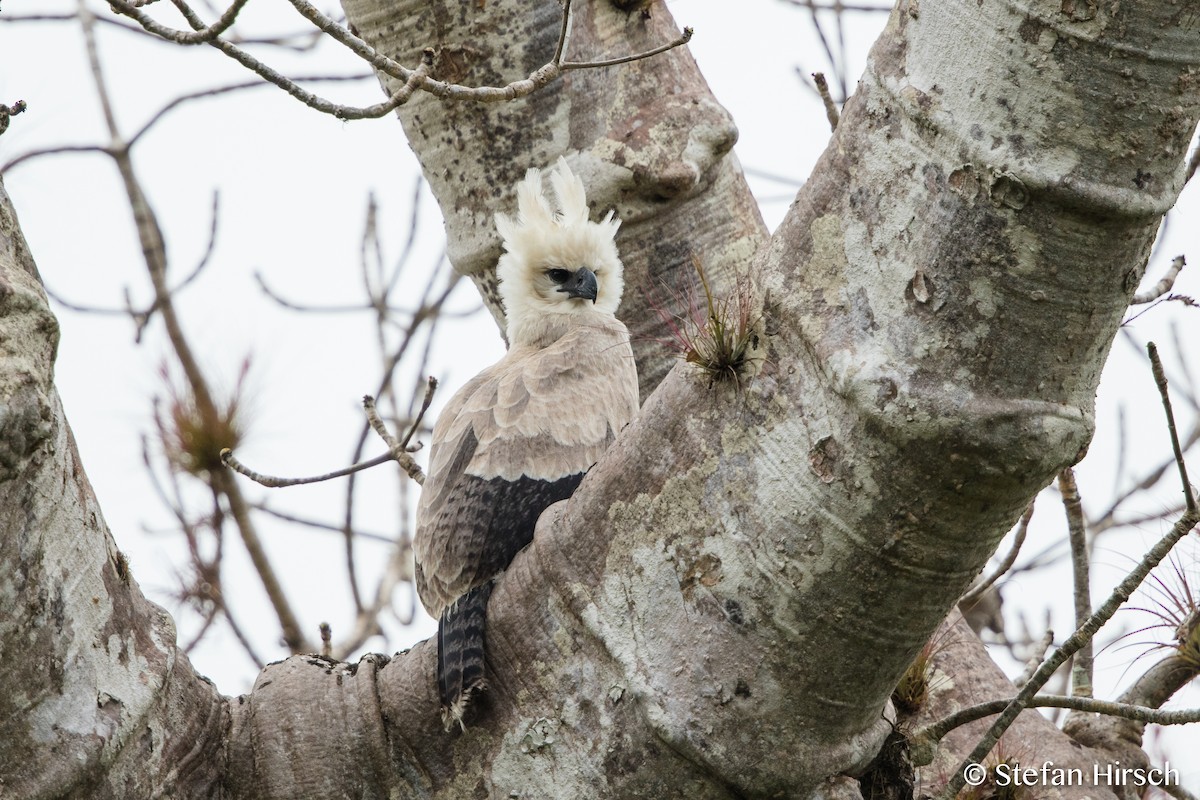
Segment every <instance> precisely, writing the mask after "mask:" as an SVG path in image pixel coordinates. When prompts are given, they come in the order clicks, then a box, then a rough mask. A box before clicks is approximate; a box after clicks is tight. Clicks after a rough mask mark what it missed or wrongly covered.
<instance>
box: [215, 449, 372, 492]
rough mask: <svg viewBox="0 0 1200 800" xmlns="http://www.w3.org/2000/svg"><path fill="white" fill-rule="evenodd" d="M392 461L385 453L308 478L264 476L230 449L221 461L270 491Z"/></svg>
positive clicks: (340, 476) (344, 474)
mask: <svg viewBox="0 0 1200 800" xmlns="http://www.w3.org/2000/svg"><path fill="white" fill-rule="evenodd" d="M391 460H393V456H392V454H391V453H384V454H383V455H381V456H376V457H375V458H372V459H370V460H368V461H362V462H360V463H358V464H353V465H351V466H349V467H343V468H342V469H338V470H334V471H333V472H326V473H324V474H322V475H313V476H310V477H306V478H277V477H274V476H271V475H263V474H262V473H259V472H255V471H254V470H252V469H250V468H249V467H247V466H246V465H245V464H243V463H242V462H241V461H238V459H237V457H235V456H234V455H233V451H232V450H230V449H229V448H228V447H226V448H225V449H224V450H222V451H221V461H222V462H223V463H224V464H225V466H227V467H229V468H230V469H231V470H233V471H234V472H236V473H237V474H239V475H244V476H246V477H247V478H249V479H250V480H252V481H254V482H255V483H257V484H260V485H262V486H266V487H267V488H270V489H279V488H282V487H284V486H302V485H304V484H306V483H322V482H324V481H330V480H333V479H334V478H344V477H345V476H347V475H352V474H354V473H355V472H362V471H363V470H365V469H371V468H372V467H377V466H379V465H380V464H386V463H387V462H389V461H391Z"/></svg>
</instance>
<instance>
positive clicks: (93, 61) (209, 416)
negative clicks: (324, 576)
mask: <svg viewBox="0 0 1200 800" xmlns="http://www.w3.org/2000/svg"><path fill="white" fill-rule="evenodd" d="M78 9H79V20H80V24H81V26H82V28H83V33H84V42H85V45H86V51H87V57H88V63H89V66H90V68H91V72H92V76H93V80H94V83H95V87H96V94H97V97H98V98H99V100H100V107H101V110H102V111H103V114H104V119H105V123H106V126H107V128H108V133H109V137H110V139H111V141H112V144H111V145H110V149H111V151H112V152H111V153H110V155H111V157H112V158H113V160H114V161H115V162H116V165H117V169H118V171H119V172H120V175H121V179H122V182H123V184H124V187H125V192H126V195H127V196H128V200H129V205H130V209H131V211H132V213H133V217H134V222H135V226H136V230H137V234H138V239H139V241H140V243H141V246H142V255H143V258H144V260H145V262H146V268H147V272H148V273H149V276H150V282H151V284H152V285H153V287H154V297H155V302H156V304H157V306H158V311H159V313H160V315H161V317H162V320H163V324H164V327H165V329H166V332H167V338H168V340H169V341H170V343H171V346H172V349H173V350H174V352H175V357H176V359H177V361H178V363H179V366H180V368H181V369H182V371H183V374H184V376H185V378H186V381H187V384H188V390H189V392H190V394H191V397H192V400H193V402H194V404H195V409H196V413H197V415H198V417H199V419H200V420H201V421H202V424H203V425H204V426H205V427H206V428H207V429H209V430H216V429H217V428H218V427H220V425H221V412H220V411H219V410H218V404H217V402H216V400H215V398H214V396H213V393H212V390H211V389H210V387H209V385H208V382H207V379H206V378H205V376H204V373H203V371H202V370H201V369H200V366H199V363H198V361H197V360H196V357H195V354H194V353H193V351H192V348H191V345H190V344H189V342H188V340H187V337H186V336H185V334H184V332H183V327H182V325H181V323H180V320H179V317H178V315H177V314H176V312H175V307H174V304H173V301H172V299H171V292H170V288H169V287H168V286H167V251H166V245H165V243H164V242H163V239H162V232H161V228H160V227H159V224H158V221H157V218H156V215H155V213H154V210H153V208H152V207H151V206H150V203H149V200H148V199H147V198H146V195H145V193H144V192H143V190H142V186H141V183H140V182H139V181H138V179H137V176H136V174H135V172H134V168H133V161H132V158H131V156H130V153H129V150H128V149H127V148H126V147H124V146H123V143H122V139H121V135H120V131H119V129H118V127H117V123H116V117H115V115H114V114H113V109H112V104H111V101H110V98H109V93H108V88H107V84H106V82H105V80H104V74H103V70H102V69H101V66H100V58H99V54H98V52H97V47H96V36H95V17H94V16H93V15H92V13H91V11H90V10H89V9H88V8H87V4H86V2H85V0H79V4H78ZM139 13H140V12H139ZM209 480H210V481H211V486H212V489H213V491H215V492H217V493H218V494H220V495H223V496H224V497H225V499H226V501H227V502H228V503H229V510H230V513H231V514H232V515H233V518H234V522H235V524H236V525H237V527H238V531H239V533H240V534H241V537H242V543H243V544H244V545H245V547H246V551H247V553H248V554H249V555H250V559H251V561H252V563H253V564H254V567H255V570H256V571H257V572H258V574H259V578H260V580H261V581H262V583H263V588H264V589H265V590H266V592H267V596H268V597H269V598H270V600H271V604H272V606H273V608H274V609H275V612H276V615H277V616H278V618H279V623H280V627H281V628H282V632H283V638H284V641H286V642H287V644H288V646H289V647H290V648H291V649H292V651H293V652H298V651H301V650H306V651H309V652H311V651H312V649H313V648H312V647H311V645H309V644H308V641H307V639H306V638H305V637H304V635H303V633H302V632H301V629H300V625H299V623H298V621H297V619H296V616H295V613H294V612H293V610H292V608H291V605H290V604H289V603H288V601H287V598H286V596H285V595H284V593H283V588H282V586H281V584H280V583H279V579H278V577H277V576H276V574H275V570H274V569H273V567H272V566H271V563H270V560H269V559H268V558H267V555H266V552H265V551H264V550H263V547H262V543H261V542H260V541H259V539H258V534H257V532H256V531H255V529H254V526H253V523H252V521H251V519H250V513H249V507H248V506H247V504H246V502H245V500H244V498H243V497H242V495H241V491H240V489H239V488H238V486H237V484H236V482H235V481H233V480H230V479H228V478H227V475H226V474H225V473H223V472H220V471H216V472H214V473H211V474H210V476H209Z"/></svg>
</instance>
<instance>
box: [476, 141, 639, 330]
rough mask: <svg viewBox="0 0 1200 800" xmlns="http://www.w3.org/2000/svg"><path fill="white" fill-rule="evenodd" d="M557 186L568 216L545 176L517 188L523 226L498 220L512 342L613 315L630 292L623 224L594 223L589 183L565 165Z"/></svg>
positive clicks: (501, 272) (501, 274) (502, 286)
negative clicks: (621, 242) (620, 249)
mask: <svg viewBox="0 0 1200 800" xmlns="http://www.w3.org/2000/svg"><path fill="white" fill-rule="evenodd" d="M551 182H552V184H553V187H554V189H555V194H556V195H557V199H558V201H559V206H560V208H561V210H560V211H559V212H558V213H555V211H554V210H552V208H551V205H550V202H549V199H548V198H547V197H546V196H545V195H544V194H543V193H542V180H541V174H540V173H539V172H538V171H536V170H530V174H529V175H528V176H527V177H526V179H525V180H524V181H523V182H522V184H521V185H520V186H519V187H518V203H519V212H520V213H519V216H518V218H517V220H515V221H514V220H512V219H510V218H509V217H507V216H505V215H502V214H498V215H497V216H496V226H497V228H498V229H499V231H500V234H501V236H503V238H504V246H505V250H506V252H505V253H504V255H503V256H501V258H500V262H499V264H498V265H497V269H496V272H497V275H498V276H499V278H500V297H501V299H502V300H503V301H504V311H505V314H506V315H507V316H508V334H509V335H508V338H509V342H510V343H515V342H518V341H530V342H532V341H535V340H536V341H543V340H545V339H546V338H556V336H555V331H557V332H558V334H559V335H561V332H562V330H563V329H565V328H564V326H566V325H569V324H570V322H571V320H572V319H573V318H576V317H578V316H579V315H592V314H596V313H599V314H604V315H608V316H613V315H615V314H616V310H617V306H618V305H620V303H621V292H622V290H623V288H624V281H623V278H622V271H623V270H622V266H621V259H620V258H619V257H618V255H617V246H616V243H615V242H614V237H615V236H616V232H617V227H618V226H619V224H620V223H619V222H617V221H615V220H613V218H612V214H609V215H608V218H606V219H605V220H603V221H602V222H592V221H590V220H589V219H588V210H587V205H586V200H585V199H584V195H583V183H582V182H581V181H580V180H579V179H578V178H576V177H575V176H574V175H572V174H571V172H570V170H569V169H567V167H566V164H565V163H562V162H560V164H559V166H558V167H557V169H556V171H555V172H554V173H553V174H552V175H551Z"/></svg>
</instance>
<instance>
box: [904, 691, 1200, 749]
mask: <svg viewBox="0 0 1200 800" xmlns="http://www.w3.org/2000/svg"><path fill="white" fill-rule="evenodd" d="M1008 705H1009V701H1007V700H992V701H990V702H987V703H980V704H979V705H975V706H971V707H970V708H964V709H962V710H961V711H956V712H954V713H953V714H951V715H950V716H948V717H945V718H943V719H940V720H938V721H937V722H934V723H931V724H929V725H926V726H925V727H924V728H921V729H919V730H918V731H916V732H915V733H914V734H913V735H912V738H911V739H910V744H911V747H912V759H913V763H914V764H916V765H918V766H925V765H926V764H929V763H930V762H931V761H932V760H933V751H934V749H935V748H936V747H937V744H938V742H940V741H941V740H942V739H943V738H944V737H945V736H946V734H947V733H949V732H950V731H952V730H954V729H955V728H961V727H962V726H963V725H969V724H970V723H972V722H975V721H976V720H981V719H983V718H984V717H990V716H994V715H996V714H999V713H1000V712H1002V711H1004V710H1005V709H1006V708H1008ZM1025 707H1026V708H1069V709H1071V710H1073V711H1084V712H1088V713H1092V714H1104V715H1106V716H1110V717H1121V718H1122V719H1132V720H1136V721H1138V722H1150V723H1154V724H1156V725H1188V724H1191V723H1193V722H1200V708H1189V709H1180V710H1178V711H1163V710H1162V709H1157V708H1148V707H1147V706H1138V705H1130V704H1129V703H1117V702H1114V701H1111V700H1094V699H1092V698H1090V697H1077V696H1074V695H1072V696H1070V697H1064V696H1062V695H1046V694H1041V695H1035V696H1033V697H1030V698H1029V701H1028V702H1027V703H1026V706H1025Z"/></svg>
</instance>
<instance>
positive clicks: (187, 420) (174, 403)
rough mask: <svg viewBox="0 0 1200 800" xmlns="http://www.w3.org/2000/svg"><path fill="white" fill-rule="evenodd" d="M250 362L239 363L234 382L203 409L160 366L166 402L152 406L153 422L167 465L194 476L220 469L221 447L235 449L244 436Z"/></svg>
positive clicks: (187, 389) (189, 391)
mask: <svg viewBox="0 0 1200 800" xmlns="http://www.w3.org/2000/svg"><path fill="white" fill-rule="evenodd" d="M249 370H250V361H249V359H246V360H245V361H243V362H242V367H241V370H240V371H239V373H238V379H237V382H236V383H235V384H234V388H233V390H232V391H230V392H229V393H228V395H227V396H226V397H225V398H221V399H218V400H215V401H214V403H215V407H212V408H205V406H204V405H203V404H201V403H199V402H197V399H196V396H195V394H194V393H193V392H192V391H191V389H190V388H189V387H188V386H186V385H183V386H181V385H179V384H177V383H176V382H175V381H174V380H173V379H172V377H171V375H170V373H169V371H168V370H167V367H166V366H165V365H164V366H163V367H161V368H160V369H159V374H160V375H161V376H162V378H163V382H164V383H165V384H166V401H165V403H164V402H158V403H156V405H155V411H154V422H155V425H156V426H157V428H158V434H159V439H160V440H161V442H162V446H163V451H164V452H165V453H166V455H167V458H168V460H169V461H170V462H171V466H172V467H174V468H175V469H177V470H179V471H181V472H186V473H188V474H189V475H194V476H196V477H198V478H204V477H205V476H207V475H209V474H211V473H213V472H216V471H217V470H220V469H224V465H223V464H222V463H221V450H222V449H223V448H230V449H236V448H237V447H238V446H239V445H240V444H241V443H242V440H243V438H244V436H245V431H246V419H245V418H246V410H245V405H246V403H245V400H246V393H245V382H246V375H247V373H248V372H249Z"/></svg>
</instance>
